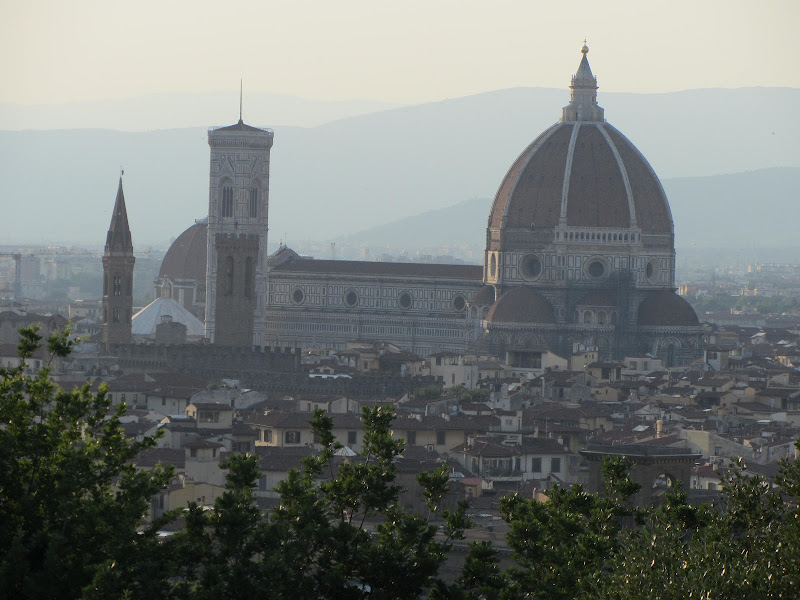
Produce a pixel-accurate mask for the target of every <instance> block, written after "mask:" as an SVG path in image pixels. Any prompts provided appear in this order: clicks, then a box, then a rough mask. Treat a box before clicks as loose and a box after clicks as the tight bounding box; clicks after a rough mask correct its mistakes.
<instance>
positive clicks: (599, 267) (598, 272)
mask: <svg viewBox="0 0 800 600" xmlns="http://www.w3.org/2000/svg"><path fill="white" fill-rule="evenodd" d="M586 272H587V273H589V275H591V276H592V277H602V276H603V273H605V272H606V267H605V265H604V264H603V263H601V262H600V261H599V260H595V261H593V262H591V263H589V266H588V267H587V268H586Z"/></svg>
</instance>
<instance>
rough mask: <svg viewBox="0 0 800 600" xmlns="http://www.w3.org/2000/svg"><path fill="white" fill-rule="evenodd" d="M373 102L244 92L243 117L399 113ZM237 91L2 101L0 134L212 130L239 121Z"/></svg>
mask: <svg viewBox="0 0 800 600" xmlns="http://www.w3.org/2000/svg"><path fill="white" fill-rule="evenodd" d="M397 106H399V105H398V104H391V103H388V102H375V101H372V100H342V101H323V100H308V99H306V98H298V97H297V96H289V95H286V94H264V93H257V92H248V91H247V90H245V93H244V113H243V114H244V118H245V120H247V122H252V123H253V125H262V126H267V127H268V126H272V125H274V124H276V123H279V124H281V125H284V126H286V125H292V126H299V127H315V126H317V125H321V124H322V123H327V122H329V121H334V120H336V119H344V118H346V117H352V116H355V115H362V114H365V113H371V112H375V111H379V110H387V109H390V108H395V107H397ZM238 115H239V90H238V89H235V90H231V91H229V92H198V93H195V94H189V93H172V94H167V93H164V94H148V95H145V96H138V97H136V98H123V99H119V100H92V101H80V102H65V103H63V104H37V105H33V106H24V105H20V104H12V103H8V102H0V129H8V130H23V129H36V130H40V131H41V130H45V129H87V128H91V129H114V130H121V131H154V130H156V129H182V128H184V127H208V126H209V125H214V124H216V125H219V124H222V123H223V122H228V121H231V120H235V119H236V118H237V117H238Z"/></svg>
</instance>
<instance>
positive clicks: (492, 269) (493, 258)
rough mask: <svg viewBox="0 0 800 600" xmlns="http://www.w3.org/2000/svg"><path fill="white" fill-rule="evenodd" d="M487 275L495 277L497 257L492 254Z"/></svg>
mask: <svg viewBox="0 0 800 600" xmlns="http://www.w3.org/2000/svg"><path fill="white" fill-rule="evenodd" d="M489 275H490V276H491V277H496V276H497V256H495V255H494V254H492V256H491V258H490V259H489Z"/></svg>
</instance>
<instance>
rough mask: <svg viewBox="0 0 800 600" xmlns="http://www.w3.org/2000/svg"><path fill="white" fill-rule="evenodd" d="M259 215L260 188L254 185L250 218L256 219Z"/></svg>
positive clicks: (251, 191) (251, 192) (251, 193)
mask: <svg viewBox="0 0 800 600" xmlns="http://www.w3.org/2000/svg"><path fill="white" fill-rule="evenodd" d="M257 216H258V188H257V187H254V188H252V189H251V190H250V218H251V219H255V218H256V217H257Z"/></svg>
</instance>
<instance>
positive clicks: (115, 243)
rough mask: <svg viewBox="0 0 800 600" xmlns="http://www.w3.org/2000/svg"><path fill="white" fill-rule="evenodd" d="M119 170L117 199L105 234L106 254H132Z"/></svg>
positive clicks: (121, 172)
mask: <svg viewBox="0 0 800 600" xmlns="http://www.w3.org/2000/svg"><path fill="white" fill-rule="evenodd" d="M123 173H124V171H122V170H120V175H119V187H117V199H116V201H115V202H114V212H113V213H112V214H111V224H110V225H109V227H108V233H107V234H106V247H105V255H106V256H112V255H115V256H118V255H127V254H131V255H132V254H133V241H132V240H131V228H130V226H129V225H128V210H127V208H126V207H125V193H124V192H123V190H122V174H123Z"/></svg>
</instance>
